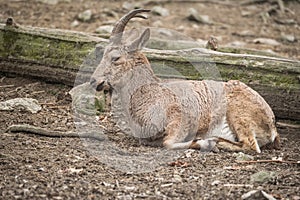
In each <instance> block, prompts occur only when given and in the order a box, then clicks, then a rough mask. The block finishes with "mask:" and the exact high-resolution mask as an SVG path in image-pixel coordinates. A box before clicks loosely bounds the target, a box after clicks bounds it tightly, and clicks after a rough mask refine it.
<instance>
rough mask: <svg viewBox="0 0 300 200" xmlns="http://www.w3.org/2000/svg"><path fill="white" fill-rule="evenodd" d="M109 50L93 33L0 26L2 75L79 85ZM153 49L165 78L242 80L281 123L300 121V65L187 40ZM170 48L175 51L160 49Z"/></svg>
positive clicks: (150, 55) (147, 51)
mask: <svg viewBox="0 0 300 200" xmlns="http://www.w3.org/2000/svg"><path fill="white" fill-rule="evenodd" d="M176 44H178V45H176ZM96 45H97V48H96ZM106 45H107V39H105V38H100V37H97V36H96V35H92V34H88V33H81V32H74V31H66V30H57V29H45V28H37V27H23V26H6V25H4V24H0V72H1V73H2V74H5V75H17V76H29V77H34V78H39V79H42V80H44V81H50V82H59V83H64V84H67V85H70V86H73V85H74V84H79V83H83V82H85V81H88V80H89V76H90V75H91V73H92V72H93V71H94V69H95V67H96V66H97V65H98V63H99V62H100V60H101V58H102V53H103V49H104V48H105V46H106ZM147 47H148V49H144V50H143V51H144V53H145V54H146V55H147V57H148V58H149V60H150V62H151V64H152V66H153V69H154V72H155V73H156V74H157V75H158V76H160V77H163V78H164V77H165V78H185V79H195V80H202V79H217V80H224V81H227V80H230V79H238V80H241V81H243V82H245V83H246V84H248V85H249V86H251V87H252V88H254V89H255V90H257V91H258V92H259V93H260V94H261V95H262V96H263V97H264V98H265V99H266V101H267V102H268V103H269V104H270V105H271V107H272V109H273V110H274V112H275V115H276V116H277V117H278V118H281V119H291V120H300V107H299V102H300V62H299V61H295V60H290V59H285V58H279V57H271V56H266V55H263V54H261V52H259V51H254V50H247V49H226V51H227V52H217V51H211V50H207V49H204V48H199V45H198V44H192V43H191V42H184V41H180V42H178V43H175V42H174V41H162V40H157V39H152V40H151V41H150V42H149V45H148V46H147ZM164 47H166V48H168V49H173V50H158V49H161V48H164ZM178 47H179V48H182V49H183V50H176V49H178ZM154 48H156V49H154ZM187 48H189V49H187ZM174 49H175V50H174ZM222 50H224V49H222V48H221V51H222ZM230 52H239V53H230ZM253 53H255V54H261V55H253Z"/></svg>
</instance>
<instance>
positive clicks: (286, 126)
mask: <svg viewBox="0 0 300 200" xmlns="http://www.w3.org/2000/svg"><path fill="white" fill-rule="evenodd" d="M276 125H277V126H278V127H283V128H295V129H300V125H298V124H288V123H284V122H276Z"/></svg>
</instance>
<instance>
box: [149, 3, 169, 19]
mask: <svg viewBox="0 0 300 200" xmlns="http://www.w3.org/2000/svg"><path fill="white" fill-rule="evenodd" d="M152 13H154V14H156V15H160V16H163V17H166V16H169V15H170V13H169V10H168V9H166V8H163V7H161V6H154V7H153V8H152Z"/></svg>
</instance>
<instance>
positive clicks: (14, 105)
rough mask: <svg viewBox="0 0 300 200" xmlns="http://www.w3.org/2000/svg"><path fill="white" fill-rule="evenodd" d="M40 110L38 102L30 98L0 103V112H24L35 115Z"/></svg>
mask: <svg viewBox="0 0 300 200" xmlns="http://www.w3.org/2000/svg"><path fill="white" fill-rule="evenodd" d="M41 109H42V107H41V105H40V104H39V102H38V101H37V100H36V99H32V98H15V99H10V100H7V101H2V102H0V110H3V111H15V110H26V111H29V112H31V113H33V114H35V113H37V112H38V111H40V110H41Z"/></svg>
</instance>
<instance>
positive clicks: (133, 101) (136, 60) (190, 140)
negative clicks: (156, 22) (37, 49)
mask: <svg viewBox="0 0 300 200" xmlns="http://www.w3.org/2000/svg"><path fill="white" fill-rule="evenodd" d="M141 12H149V10H144V9H137V10H133V11H131V12H129V13H128V14H127V15H125V16H123V17H122V18H121V19H120V20H119V21H118V22H117V23H116V25H115V27H114V29H113V31H112V34H111V37H110V44H109V45H108V46H107V47H106V49H105V51H104V55H103V58H102V61H101V63H100V64H99V66H98V67H97V69H96V70H95V72H94V74H93V75H92V77H91V81H90V84H91V85H92V86H93V87H94V88H95V89H96V90H98V91H101V90H105V91H111V93H112V96H113V97H112V102H111V104H112V106H114V105H115V104H117V101H118V102H120V101H121V102H122V103H121V107H122V111H123V112H124V113H125V115H124V116H129V119H130V120H129V121H128V120H127V122H126V123H127V125H128V126H129V127H130V128H131V131H134V135H135V136H137V137H140V138H142V140H143V141H147V142H148V143H149V144H152V143H155V142H156V143H159V144H162V145H163V146H165V147H166V148H169V149H185V148H192V149H199V150H201V151H210V150H211V149H212V148H215V147H217V148H220V149H224V150H229V151H254V152H257V153H260V152H261V149H262V147H265V146H268V147H272V148H279V146H280V139H279V135H278V133H277V130H276V127H275V117H274V114H273V112H272V110H271V108H270V107H269V105H268V104H267V103H266V102H265V100H264V99H263V98H262V97H261V96H260V95H259V94H258V93H257V92H255V91H254V90H252V89H251V88H250V87H248V86H247V85H245V84H244V83H242V82H240V81H235V80H232V81H228V82H217V81H186V80H178V81H168V82H166V81H164V82H163V81H160V79H158V78H157V77H156V76H155V75H154V73H153V71H152V68H151V66H150V63H149V61H148V59H147V58H146V56H145V55H144V54H143V53H142V52H141V49H142V48H143V47H144V46H145V44H146V42H147V41H148V40H149V37H150V30H149V29H148V28H147V29H145V30H144V31H143V33H142V34H139V35H138V36H137V37H136V38H135V40H133V41H132V39H130V40H129V41H128V40H127V41H125V39H124V38H123V32H124V28H125V26H126V24H127V22H128V21H129V20H130V19H131V18H133V17H141V18H144V17H143V16H141V15H139V13H141ZM114 95H115V96H116V97H117V98H114ZM125 121H126V120H125Z"/></svg>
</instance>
